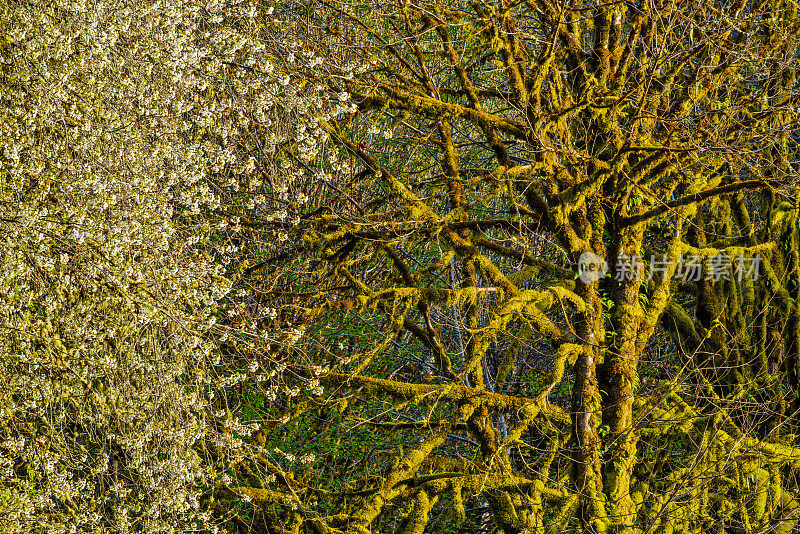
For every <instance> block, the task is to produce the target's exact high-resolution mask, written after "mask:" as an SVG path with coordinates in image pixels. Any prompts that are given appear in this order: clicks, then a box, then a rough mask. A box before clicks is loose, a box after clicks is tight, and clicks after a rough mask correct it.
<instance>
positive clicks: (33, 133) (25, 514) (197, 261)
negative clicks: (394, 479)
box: [0, 0, 353, 533]
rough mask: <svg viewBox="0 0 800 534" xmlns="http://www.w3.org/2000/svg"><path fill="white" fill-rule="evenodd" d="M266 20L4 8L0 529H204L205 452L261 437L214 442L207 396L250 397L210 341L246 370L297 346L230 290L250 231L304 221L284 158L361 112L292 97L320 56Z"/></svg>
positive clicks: (299, 155)
mask: <svg viewBox="0 0 800 534" xmlns="http://www.w3.org/2000/svg"><path fill="white" fill-rule="evenodd" d="M259 16H261V15H259V12H258V9H257V5H256V3H254V2H251V1H249V0H245V1H238V0H198V1H194V0H138V1H133V0H95V1H93V2H85V1H84V0H30V1H27V2H11V3H8V2H7V3H3V4H2V5H0V55H2V58H3V60H2V73H0V87H1V88H2V90H0V138H2V139H3V149H2V151H0V219H1V221H0V242H2V244H3V245H4V246H3V247H2V248H1V249H0V328H2V330H3V334H4V335H3V336H0V376H2V377H3V387H2V388H0V495H2V496H3V497H2V499H3V501H2V502H3V503H4V504H3V507H2V514H3V518H2V522H3V525H2V529H0V530H2V531H3V532H9V533H16V532H34V531H39V532H52V533H58V532H71V531H87V532H88V531H98V532H99V531H109V530H110V531H119V532H129V531H133V530H134V529H135V530H136V531H137V532H163V533H170V532H183V531H190V530H191V531H197V530H198V529H207V530H212V531H213V530H214V529H215V528H216V526H215V525H213V524H212V522H211V519H210V516H209V514H207V513H206V512H205V511H203V510H201V508H200V505H199V501H200V497H201V491H202V489H203V488H207V487H208V486H209V485H211V484H213V483H214V481H215V480H218V477H217V473H216V471H215V469H214V468H213V467H212V466H210V465H207V464H205V463H204V462H203V460H202V454H199V452H201V451H202V449H203V448H204V447H205V446H207V445H208V446H213V447H214V448H215V449H216V450H217V451H218V452H220V453H225V452H226V451H228V452H230V454H231V456H230V458H229V461H230V462H232V463H235V462H236V461H237V460H238V459H239V458H241V454H243V453H242V452H241V451H242V440H241V439H240V438H239V437H236V436H237V435H238V436H243V437H246V436H249V435H250V434H252V432H253V431H254V430H255V428H254V427H253V426H252V424H249V423H239V422H236V423H230V424H229V425H227V426H223V427H222V428H219V426H218V425H216V424H215V423H214V418H213V414H212V413H211V410H212V407H211V406H209V402H208V401H207V400H206V399H208V397H210V395H208V392H209V391H214V390H215V389H219V388H223V387H225V386H232V385H233V384H236V383H240V382H241V381H243V380H245V379H247V375H246V374H240V373H237V372H236V371H235V370H233V371H231V372H230V373H228V374H227V376H219V375H218V374H216V373H215V372H214V371H215V370H216V369H217V367H215V363H216V362H218V361H219V360H218V358H220V350H219V348H218V346H217V342H218V341H219V335H220V334H221V333H224V334H225V335H226V336H229V337H230V339H231V340H232V341H234V342H235V343H236V344H237V345H238V346H239V348H240V349H241V350H242V351H248V353H250V354H253V353H256V352H257V351H259V350H264V349H265V347H268V346H270V344H271V343H273V342H274V340H280V341H281V342H284V343H290V344H294V343H297V342H298V340H299V339H300V336H301V335H302V332H300V331H299V330H294V329H290V330H288V331H287V332H285V333H282V332H279V331H277V330H279V329H278V328H277V327H275V326H274V324H275V322H276V316H277V313H276V312H275V310H274V309H269V308H266V309H265V311H264V312H263V314H262V316H261V317H256V316H255V315H254V313H253V312H251V311H250V309H249V308H248V307H247V306H246V305H245V301H246V292H240V291H241V290H240V291H237V292H234V291H233V289H234V288H235V287H236V283H237V281H236V278H235V277H234V276H233V274H232V273H233V272H234V271H235V267H236V266H237V264H238V263H239V262H240V261H242V260H244V259H246V258H247V256H248V254H249V250H250V248H252V247H250V248H249V245H248V243H247V238H248V237H247V236H246V235H245V229H246V228H247V221H249V220H251V219H252V218H254V217H258V218H260V219H261V220H269V221H274V222H278V223H280V222H287V223H291V222H292V220H293V217H294V218H295V219H294V220H296V214H294V215H291V210H290V209H289V207H290V206H291V205H292V204H293V203H294V202H303V201H305V200H307V196H306V195H305V194H304V193H302V192H299V191H297V190H296V189H297V188H296V186H295V181H296V180H297V178H298V177H299V176H301V175H302V171H298V170H297V168H296V167H297V166H296V165H295V159H292V158H296V159H298V160H300V161H301V162H309V161H311V160H312V159H314V158H316V157H317V156H318V154H319V151H320V147H321V146H322V145H323V144H324V141H325V134H324V132H323V130H322V129H321V128H320V125H319V123H318V122H317V119H316V118H315V117H317V116H325V117H329V118H330V117H336V116H338V115H339V114H342V113H347V112H349V111H352V109H353V108H352V106H353V105H352V103H350V102H349V101H347V99H345V100H341V99H339V98H331V97H329V96H328V95H327V94H326V87H325V86H324V85H320V84H316V85H315V84H304V83H301V76H305V75H303V74H302V73H303V72H305V71H308V70H313V69H318V68H321V66H322V59H321V58H320V57H317V56H314V55H313V54H308V53H305V52H304V51H303V50H301V48H300V47H299V45H292V44H281V45H280V46H278V45H277V44H276V41H274V39H275V34H276V31H275V29H274V28H272V27H271V22H270V21H269V20H266V21H265V20H263V19H259V18H258V17H259ZM286 49H288V51H289V52H291V53H293V54H294V56H293V57H292V58H289V57H288V54H287V55H286V56H281V57H278V56H275V55H274V52H275V51H278V50H286ZM283 58H285V59H283ZM287 147H288V148H289V149H290V151H291V153H292V156H291V158H290V157H289V156H286V155H281V156H280V157H276V156H275V152H276V151H278V150H279V149H282V148H287ZM265 177H269V179H268V180H265ZM275 235H276V236H277V235H278V234H277V232H276V234H275ZM223 301H225V304H224V305H225V306H229V308H226V309H225V310H224V311H225V313H223V310H222V308H221V306H222V304H221V303H222V302H223ZM240 305H241V306H240ZM220 317H224V324H220V322H222V319H220ZM270 329H274V330H276V332H275V333H270V332H269V330H270ZM265 332H266V335H265ZM256 371H257V368H253V369H251V372H256ZM318 387H319V386H318V385H316V386H315V388H318ZM134 525H135V528H134Z"/></svg>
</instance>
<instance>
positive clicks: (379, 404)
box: [226, 1, 800, 533]
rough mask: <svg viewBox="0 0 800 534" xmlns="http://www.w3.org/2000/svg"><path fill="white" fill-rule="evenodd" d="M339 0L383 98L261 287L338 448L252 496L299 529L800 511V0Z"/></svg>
mask: <svg viewBox="0 0 800 534" xmlns="http://www.w3.org/2000/svg"><path fill="white" fill-rule="evenodd" d="M323 5H324V6H325V7H324V9H326V10H328V13H329V14H331V15H333V14H334V13H335V14H336V18H337V19H338V20H333V17H331V20H327V21H324V22H322V21H321V22H320V26H322V27H323V28H324V29H325V30H326V31H327V32H328V34H329V36H330V39H331V41H330V42H333V43H335V45H332V46H331V49H332V50H337V51H338V54H339V55H340V57H342V58H344V59H343V60H342V61H341V62H340V63H339V65H338V67H337V68H336V69H333V68H331V70H329V71H328V76H327V79H326V80H324V81H326V82H327V83H328V84H330V85H331V87H332V89H333V90H335V91H346V93H347V94H348V95H349V96H350V98H351V99H352V101H353V102H354V103H355V104H356V105H357V106H358V113H356V114H353V115H350V116H347V117H346V118H343V119H341V120H327V119H326V120H324V121H322V122H321V124H322V125H323V127H324V128H325V129H326V131H327V132H328V134H329V135H330V137H331V139H332V140H333V141H334V142H335V143H336V144H337V145H338V146H339V147H340V150H341V152H340V154H339V155H338V156H337V158H338V159H337V160H336V165H338V166H337V167H336V177H337V178H336V179H335V180H330V179H329V177H327V176H325V175H322V176H321V177H320V180H321V183H322V184H323V185H320V187H322V188H323V189H324V190H325V191H326V194H325V195H319V196H317V197H315V198H314V199H313V200H316V201H317V202H319V203H318V204H317V205H316V206H313V205H312V206H311V207H310V208H309V209H307V210H306V214H305V215H304V216H302V217H301V218H300V221H299V224H298V225H297V227H296V229H295V231H294V233H293V234H292V235H294V236H296V237H295V238H294V239H290V240H289V243H291V245H290V246H288V247H287V248H286V249H285V251H284V252H283V253H282V254H279V255H275V256H274V257H273V258H271V259H270V260H269V261H264V262H262V263H261V264H260V265H259V269H263V270H264V271H263V272H271V273H274V272H276V266H280V265H286V266H288V265H291V272H289V273H288V275H287V276H283V278H281V280H283V281H282V282H281V284H282V285H281V286H280V287H279V288H269V289H268V291H267V292H266V293H265V297H267V296H271V297H275V298H277V297H278V296H280V297H281V298H285V299H289V300H290V301H292V302H294V303H295V305H296V306H297V307H298V308H297V309H298V313H302V314H303V316H304V317H305V318H306V321H307V322H308V323H309V329H308V331H307V333H306V338H305V344H304V345H302V346H303V347H305V350H306V354H307V356H308V358H309V359H310V360H311V361H316V362H318V365H323V364H324V365H327V366H328V367H329V368H330V371H331V372H328V373H326V374H324V376H323V377H322V378H321V383H322V384H323V385H324V386H325V388H326V391H327V393H326V395H327V396H328V397H327V399H328V400H329V402H327V404H326V403H323V402H322V400H320V399H316V400H315V399H313V398H308V399H303V400H302V401H292V402H290V403H287V407H289V408H291V409H290V410H288V411H287V412H286V413H287V417H292V416H294V417H296V419H297V421H298V424H297V425H296V427H293V428H296V430H294V432H295V434H293V435H295V436H298V435H302V434H301V429H302V427H303V426H306V425H312V428H313V429H314V430H313V440H310V441H309V443H311V445H306V447H307V450H312V449H316V451H317V453H319V454H324V455H325V461H323V462H319V463H317V464H316V467H311V468H308V469H303V470H300V469H299V468H298V472H297V473H295V475H293V476H291V477H290V476H288V475H287V474H285V473H283V472H282V471H281V469H284V468H281V467H280V466H274V465H273V467H270V468H268V469H273V473H275V478H274V480H273V479H271V482H269V484H265V483H264V480H263V477H261V478H259V477H252V478H251V479H249V480H245V482H249V483H250V484H249V485H245V484H242V485H241V486H239V487H238V488H237V489H236V490H235V491H233V490H232V491H231V492H230V493H228V494H226V495H227V496H228V498H229V500H230V501H231V502H232V501H233V500H235V496H236V495H247V496H248V498H249V499H252V500H253V502H254V505H253V508H254V509H261V510H266V511H268V513H267V512H264V513H265V515H264V516H263V517H262V518H261V519H260V520H259V521H261V523H258V524H263V525H267V526H269V527H275V528H277V527H276V525H280V526H282V527H283V528H287V529H288V528H292V529H294V530H295V531H297V530H299V529H301V527H302V528H306V529H308V530H309V531H340V530H341V531H347V532H372V531H379V530H380V531H382V530H386V531H390V530H403V531H405V532H418V533H421V532H423V531H426V529H430V530H431V531H434V532H443V531H446V530H448V529H457V528H467V526H468V525H470V524H471V528H478V523H481V524H483V525H486V524H488V525H489V527H487V528H495V529H497V530H496V531H497V532H509V533H511V532H565V531H575V532H578V531H581V532H673V531H677V530H680V531H692V532H728V531H742V532H755V531H758V532H767V531H779V532H789V531H790V530H791V529H792V528H794V525H795V524H796V523H797V508H798V501H797V499H796V494H797V491H798V487H797V484H796V476H795V474H796V469H797V461H798V458H800V449H798V448H797V443H796V440H795V433H796V427H797V419H796V413H795V408H793V406H796V405H797V404H796V401H795V400H794V399H796V398H797V395H798V394H797V391H798V390H797V383H796V378H795V377H796V374H793V373H794V372H793V371H792V369H794V368H795V365H796V364H795V363H794V362H796V361H797V359H796V354H797V347H798V343H797V324H798V323H797V319H796V317H797V308H796V306H797V305H796V296H795V295H796V292H797V287H798V284H797V276H798V275H797V269H796V266H797V259H796V258H797V252H796V243H797V225H796V210H795V206H796V202H797V194H796V189H795V184H794V182H793V179H794V178H795V177H796V173H797V167H796V166H797V163H796V150H797V148H796V146H797V145H796V143H797V138H796V131H797V130H796V129H797V98H798V94H797V81H796V73H795V70H796V65H797V39H796V37H797V32H798V25H797V9H796V4H794V3H792V2H781V1H765V2H756V3H745V2H738V3H737V2H734V3H727V2H725V3H722V2H712V3H702V4H700V3H694V4H692V3H690V4H686V3H684V4H677V3H667V2H655V3H611V4H583V3H580V2H566V3H560V4H554V3H550V2H528V1H526V2H519V3H509V2H503V1H499V2H482V1H477V2H450V3H441V2H416V3H410V2H403V3H402V4H399V5H391V6H388V5H381V6H378V5H375V4H369V5H367V4H365V3H356V2H352V3H351V2H342V3H324V4H323ZM358 65H362V66H363V65H366V66H367V70H366V71H365V72H361V73H358V72H354V71H355V69H356V68H357V66H358ZM348 157H349V160H348V159H347V158H348ZM342 161H348V163H347V165H345V164H344V163H342ZM323 199H324V200H323ZM779 241H780V242H782V243H784V244H783V245H780V246H779ZM582 258H583V259H582ZM587 258H588V259H590V260H593V261H594V262H595V263H600V260H604V261H605V262H607V264H608V266H609V276H607V277H598V276H596V275H594V274H593V273H591V272H584V275H585V276H579V275H578V266H579V264H581V263H583V264H584V265H586V264H587V263H591V262H587V261H586V260H587ZM692 262H694V263H692ZM703 264H707V265H706V266H705V267H704V266H703ZM691 265H695V267H691V269H692V270H691V271H690V270H689V269H690V266H691ZM754 265H756V266H755V267H754ZM692 273H696V274H698V275H699V276H696V275H695V274H692ZM650 275H652V276H650ZM782 284H787V286H788V287H789V289H788V290H786V289H783V288H782V287H781V286H782ZM771 303H777V305H771ZM293 370H294V372H295V373H297V376H298V377H301V378H303V377H304V378H306V379H310V377H311V376H312V374H311V373H309V372H307V371H304V369H303V366H300V365H298V366H296V367H295V368H294V369H293ZM784 371H785V372H784ZM767 398H771V399H773V400H774V405H773V408H774V410H772V411H769V410H764V409H759V407H762V408H763V402H764V399H767ZM290 424H291V423H290ZM287 428H290V426H286V427H282V429H281V431H282V432H287ZM342 428H346V429H347V431H342ZM270 438H271V435H269V434H268V435H267V436H266V437H265V438H264V440H263V441H262V443H265V446H266V444H268V443H270V442H269V441H268V439H270ZM359 442H362V443H367V445H362V446H361V447H359ZM343 444H344V445H343ZM352 449H356V450H357V451H358V452H357V454H351V450H352ZM262 465H267V464H266V463H262ZM298 473H299V474H298ZM270 514H271V515H270ZM459 525H460V527H459Z"/></svg>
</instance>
